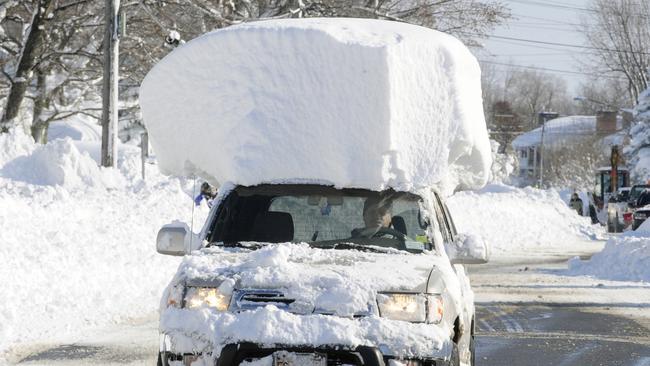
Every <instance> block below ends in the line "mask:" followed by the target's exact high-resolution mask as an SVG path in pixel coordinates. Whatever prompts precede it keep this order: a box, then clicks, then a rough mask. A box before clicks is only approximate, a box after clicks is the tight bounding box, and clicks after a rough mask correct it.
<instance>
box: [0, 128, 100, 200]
mask: <svg viewBox="0 0 650 366" xmlns="http://www.w3.org/2000/svg"><path fill="white" fill-rule="evenodd" d="M102 173H103V172H102V171H100V168H99V167H98V166H97V163H96V162H95V160H93V159H92V158H91V157H90V155H88V154H87V153H84V154H82V153H80V152H79V150H77V148H76V146H75V145H74V144H73V143H72V140H70V139H69V138H66V139H57V140H54V141H52V142H50V143H48V144H46V145H39V146H38V147H36V148H35V149H34V150H33V151H32V152H31V153H30V154H28V155H25V156H20V157H17V158H16V159H13V160H11V161H9V162H7V163H6V164H5V165H4V167H3V168H2V169H1V170H0V176H2V177H5V178H9V179H12V180H14V181H23V182H26V183H31V184H34V185H52V186H54V185H59V186H65V187H67V188H75V187H103V186H104V179H102ZM106 173H107V174H110V172H108V171H106Z"/></svg>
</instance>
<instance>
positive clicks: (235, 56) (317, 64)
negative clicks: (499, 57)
mask: <svg viewBox="0 0 650 366" xmlns="http://www.w3.org/2000/svg"><path fill="white" fill-rule="evenodd" d="M140 105H141V107H142V113H143V117H144V122H145V124H146V127H147V130H148V131H149V135H150V140H151V143H152V146H153V148H154V150H155V152H156V155H157V157H158V160H159V163H160V167H161V170H162V171H163V172H165V173H170V174H177V175H190V174H198V175H200V176H202V177H205V178H208V179H213V180H214V181H216V182H217V183H224V182H226V181H230V182H234V183H236V184H243V185H255V184H260V183H265V182H319V183H325V184H333V185H335V186H338V187H358V188H368V189H376V190H379V189H385V188H388V187H392V188H395V189H397V190H413V189H417V188H421V187H425V186H431V185H437V186H438V187H439V188H440V189H443V190H445V191H447V192H449V191H451V190H453V189H464V188H476V187H480V186H482V185H484V184H485V182H486V180H487V177H488V174H489V169H490V164H491V154H490V144H489V140H488V135H487V130H486V125H485V119H484V116H483V108H482V97H481V85H480V68H479V65H478V62H477V60H476V59H475V58H474V56H472V54H471V53H470V51H469V50H468V49H467V48H466V47H465V46H464V45H463V44H462V43H461V42H460V41H458V40H457V39H455V38H454V37H452V36H449V35H447V34H444V33H440V32H437V31H434V30H431V29H428V28H423V27H419V26H414V25H410V24H405V23H398V22H388V21H379V20H368V19H336V18H327V19H318V18H316V19H282V20H271V21H262V22H254V23H246V24H242V25H237V26H233V27H229V28H226V29H222V30H217V31H214V32H211V33H208V34H206V35H203V36H201V37H199V38H197V39H195V40H192V41H190V42H188V43H187V44H185V45H183V46H181V47H179V48H178V49H176V50H175V51H174V52H172V53H171V54H169V55H168V56H167V57H165V58H164V59H163V60H161V61H160V62H159V63H158V64H157V65H156V66H155V67H154V68H153V69H152V70H151V71H150V72H149V74H148V75H147V77H146V78H145V80H144V81H143V83H142V86H141V89H140Z"/></svg>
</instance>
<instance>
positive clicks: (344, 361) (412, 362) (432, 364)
mask: <svg viewBox="0 0 650 366" xmlns="http://www.w3.org/2000/svg"><path fill="white" fill-rule="evenodd" d="M278 351H287V352H295V353H319V354H324V355H326V356H327V365H328V366H330V365H331V366H336V365H355V366H390V365H393V364H395V363H394V362H392V361H399V362H400V364H406V365H409V366H448V365H449V361H448V360H443V359H422V358H414V359H408V358H407V359H402V358H400V359H397V358H395V357H393V356H388V355H384V354H382V352H381V350H380V349H379V348H377V347H369V346H358V347H356V348H353V349H350V348H346V347H340V346H327V347H313V346H274V347H266V346H260V345H257V344H255V343H238V344H228V345H226V346H225V347H224V348H223V349H222V351H221V354H220V355H219V357H218V358H216V359H213V358H211V357H210V356H208V355H197V354H193V355H176V354H171V353H169V352H163V353H162V354H161V355H162V359H163V362H162V364H163V365H164V366H166V365H171V364H176V365H178V364H180V365H184V366H191V365H192V364H193V361H194V360H195V359H197V358H200V359H202V361H201V364H202V365H204V364H206V363H205V362H206V360H207V359H209V360H211V361H209V363H210V364H213V365H215V366H238V365H239V364H241V363H242V362H244V361H253V360H257V359H261V358H264V357H267V356H271V355H273V353H275V352H278ZM197 356H198V357H197ZM206 356H207V357H206ZM174 361H176V362H174Z"/></svg>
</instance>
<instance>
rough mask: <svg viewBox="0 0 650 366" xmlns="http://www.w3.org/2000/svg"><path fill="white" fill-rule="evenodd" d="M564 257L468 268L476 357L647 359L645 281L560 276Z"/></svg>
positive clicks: (485, 363) (649, 321) (648, 292)
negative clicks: (473, 300)
mask: <svg viewBox="0 0 650 366" xmlns="http://www.w3.org/2000/svg"><path fill="white" fill-rule="evenodd" d="M566 260H567V258H566V257H564V256H550V257H546V258H543V259H541V260H540V259H539V258H538V259H535V260H528V261H527V260H520V261H519V263H516V262H517V261H515V263H512V261H511V262H510V263H508V262H507V261H506V262H505V263H494V264H489V265H485V266H482V267H478V266H475V267H472V268H470V270H469V271H470V278H471V280H472V285H473V288H474V291H475V293H476V305H477V319H478V321H477V364H478V365H481V366H492V365H494V366H504V365H522V366H523V365H526V366H542V365H543V366H546V365H557V366H560V365H581V366H583V365H587V366H596V365H626V366H627V365H629V366H650V285H648V284H637V283H630V282H612V281H598V280H593V279H588V278H583V277H568V276H564V275H563V272H564V268H566Z"/></svg>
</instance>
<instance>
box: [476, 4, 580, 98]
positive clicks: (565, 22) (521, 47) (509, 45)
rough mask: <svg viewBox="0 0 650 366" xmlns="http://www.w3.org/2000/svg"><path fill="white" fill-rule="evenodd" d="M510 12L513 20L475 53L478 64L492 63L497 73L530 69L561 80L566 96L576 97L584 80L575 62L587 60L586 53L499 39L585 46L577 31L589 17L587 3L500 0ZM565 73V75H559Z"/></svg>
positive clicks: (574, 49)
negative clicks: (498, 71)
mask: <svg viewBox="0 0 650 366" xmlns="http://www.w3.org/2000/svg"><path fill="white" fill-rule="evenodd" d="M501 1H502V3H504V4H505V5H506V6H507V7H509V8H510V9H511V13H512V16H513V18H512V19H510V20H508V21H507V22H506V23H505V24H503V25H501V26H499V27H497V28H496V29H495V30H494V31H493V32H492V34H491V35H492V36H494V37H493V38H490V39H487V40H485V41H483V45H484V48H483V49H482V50H475V53H476V55H477V56H478V57H479V59H480V60H481V61H489V62H490V63H493V65H495V67H496V68H497V70H504V69H507V68H508V66H504V65H498V64H512V65H518V66H516V67H522V66H523V67H533V68H543V69H553V70H558V71H550V70H546V71H547V72H549V73H552V74H554V75H557V76H560V77H562V78H564V80H565V81H566V82H567V86H568V91H569V93H570V95H573V96H577V95H578V87H579V86H580V83H581V82H583V81H585V80H586V79H587V77H586V76H585V75H581V74H574V73H580V72H582V71H583V70H581V68H580V64H579V63H578V62H577V59H580V58H585V57H588V56H589V55H588V54H586V52H588V51H586V50H584V49H579V48H573V47H563V46H558V45H549V44H539V43H533V42H527V41H519V40H517V41H516V40H512V39H502V38H497V37H507V38H517V39H522V40H529V41H540V42H550V43H564V44H574V45H585V39H584V37H583V36H582V34H581V33H580V31H579V30H578V27H579V25H580V24H581V20H582V19H584V18H585V17H587V16H588V15H589V11H588V10H586V8H587V7H588V5H589V2H590V0H501ZM560 71H568V72H560Z"/></svg>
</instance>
